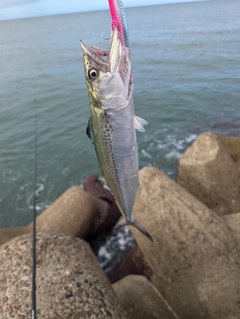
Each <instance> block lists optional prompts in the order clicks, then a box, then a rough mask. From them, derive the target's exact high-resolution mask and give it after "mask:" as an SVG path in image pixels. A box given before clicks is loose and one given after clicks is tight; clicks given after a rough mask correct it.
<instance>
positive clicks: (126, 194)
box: [81, 0, 152, 241]
mask: <svg viewBox="0 0 240 319" xmlns="http://www.w3.org/2000/svg"><path fill="white" fill-rule="evenodd" d="M109 7H110V12H111V17H112V34H111V38H110V47H109V50H108V51H106V50H101V49H99V48H97V47H94V46H93V45H90V44H87V43H83V42H82V41H81V46H82V50H83V60H84V70H85V79H86V84H87V88H88V94H89V100H90V111H91V116H90V119H89V122H88V126H87V135H88V136H89V137H90V138H91V140H92V143H93V144H94V146H95V150H96V154H97V158H98V162H99V165H100V167H101V171H102V174H101V175H100V176H99V178H98V181H100V182H102V183H104V184H105V185H107V186H108V187H109V188H110V190H111V192H112V194H113V196H114V198H115V199H116V202H117V204H118V206H119V208H120V211H121V213H122V214H123V216H125V218H124V219H122V220H121V221H120V222H119V223H118V225H125V224H127V225H131V226H133V227H135V228H137V229H138V230H139V231H140V232H142V233H143V234H144V235H145V236H146V237H147V238H149V239H150V240H151V241H152V236H151V235H150V234H149V233H148V231H147V230H146V229H145V228H144V227H143V226H142V225H141V224H140V223H139V222H138V221H137V220H136V219H135V218H134V216H133V206H134V202H135V199H136V195H137V192H138V189H139V179H138V171H139V167H138V149H137V139H136V131H135V130H138V131H141V132H144V131H145V129H144V127H143V125H145V124H147V121H145V120H143V119H142V118H140V117H138V116H136V115H135V114H134V102H133V78H132V68H131V61H130V50H129V34H128V27H127V20H126V17H125V12H124V9H123V5H122V2H121V1H119V0H109Z"/></svg>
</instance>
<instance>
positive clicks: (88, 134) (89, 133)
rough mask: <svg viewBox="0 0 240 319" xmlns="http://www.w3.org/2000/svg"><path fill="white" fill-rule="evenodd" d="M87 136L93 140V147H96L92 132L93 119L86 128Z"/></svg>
mask: <svg viewBox="0 0 240 319" xmlns="http://www.w3.org/2000/svg"><path fill="white" fill-rule="evenodd" d="M86 134H87V136H88V137H89V138H90V139H91V141H92V143H93V145H94V137H93V131H92V121H91V118H90V119H89V120H88V125H87V128H86Z"/></svg>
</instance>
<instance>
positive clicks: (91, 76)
mask: <svg viewBox="0 0 240 319" xmlns="http://www.w3.org/2000/svg"><path fill="white" fill-rule="evenodd" d="M98 75H99V72H98V70H96V69H94V68H91V69H89V70H88V77H89V79H91V80H96V79H97V77H98Z"/></svg>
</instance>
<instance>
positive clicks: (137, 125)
mask: <svg viewBox="0 0 240 319" xmlns="http://www.w3.org/2000/svg"><path fill="white" fill-rule="evenodd" d="M133 121H134V127H135V129H136V130H137V131H139V132H145V128H144V127H143V125H147V124H148V121H146V120H144V119H142V118H141V117H139V116H136V115H135V116H134V118H133Z"/></svg>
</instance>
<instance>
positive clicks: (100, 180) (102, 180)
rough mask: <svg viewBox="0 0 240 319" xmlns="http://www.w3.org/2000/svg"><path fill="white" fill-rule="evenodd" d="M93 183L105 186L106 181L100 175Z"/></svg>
mask: <svg viewBox="0 0 240 319" xmlns="http://www.w3.org/2000/svg"><path fill="white" fill-rule="evenodd" d="M94 182H95V183H101V184H103V185H105V186H107V182H106V179H105V178H104V177H103V176H102V175H99V176H98V177H97V178H96V179H95V181H94Z"/></svg>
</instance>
